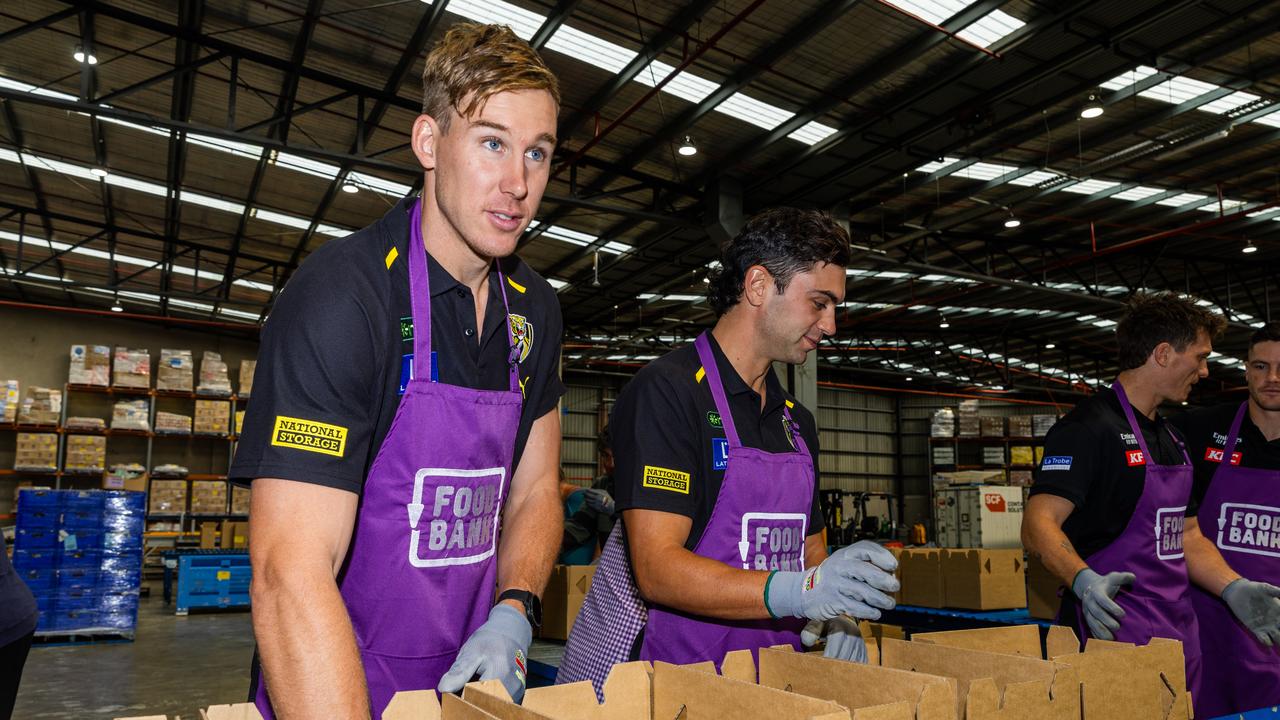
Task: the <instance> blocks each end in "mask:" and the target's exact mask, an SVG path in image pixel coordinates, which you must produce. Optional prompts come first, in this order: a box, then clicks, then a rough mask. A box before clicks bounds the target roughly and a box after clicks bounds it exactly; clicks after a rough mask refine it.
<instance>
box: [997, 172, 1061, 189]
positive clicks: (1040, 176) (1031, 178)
mask: <svg viewBox="0 0 1280 720" xmlns="http://www.w3.org/2000/svg"><path fill="white" fill-rule="evenodd" d="M1060 177H1062V176H1061V175H1059V174H1058V173H1055V172H1049V171H1047V170H1032V171H1031V172H1029V173H1027V174H1026V175H1023V176H1021V177H1016V178H1014V179H1012V180H1010V181H1009V184H1010V185H1021V186H1023V187H1031V186H1032V185H1039V184H1040V183H1042V182H1045V181H1047V180H1054V179H1056V178H1060Z"/></svg>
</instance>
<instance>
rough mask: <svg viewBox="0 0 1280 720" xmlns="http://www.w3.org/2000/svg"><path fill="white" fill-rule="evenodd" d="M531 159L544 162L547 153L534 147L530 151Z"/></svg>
mask: <svg viewBox="0 0 1280 720" xmlns="http://www.w3.org/2000/svg"><path fill="white" fill-rule="evenodd" d="M528 155H529V159H530V160H533V161H534V162H542V161H543V160H546V159H547V154H546V153H545V152H543V151H542V150H539V149H538V148H534V149H532V150H530V151H529V152H528Z"/></svg>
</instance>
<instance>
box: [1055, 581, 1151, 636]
mask: <svg viewBox="0 0 1280 720" xmlns="http://www.w3.org/2000/svg"><path fill="white" fill-rule="evenodd" d="M1135 579H1136V577H1135V576H1134V574H1133V573H1122V572H1113V573H1107V574H1106V575H1099V574H1098V573H1096V572H1094V571H1092V570H1090V569H1089V568H1085V569H1083V570H1081V571H1080V572H1078V573H1076V579H1075V580H1073V581H1071V592H1073V593H1075V594H1076V597H1078V598H1080V603H1081V604H1082V605H1083V606H1084V620H1085V623H1086V624H1087V625H1088V626H1089V633H1090V634H1091V635H1093V636H1094V637H1096V638H1098V639H1099V640H1114V639H1115V632H1116V631H1117V630H1119V629H1120V621H1121V620H1123V619H1124V608H1122V607H1120V606H1119V605H1118V604H1116V601H1115V600H1112V598H1114V597H1115V596H1116V593H1118V592H1120V588H1121V586H1124V585H1132V584H1133V581H1134V580H1135Z"/></svg>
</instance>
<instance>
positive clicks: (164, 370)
mask: <svg viewBox="0 0 1280 720" xmlns="http://www.w3.org/2000/svg"><path fill="white" fill-rule="evenodd" d="M195 368H196V362H195V360H194V359H193V358H192V357H191V351H190V350H170V349H169V348H160V367H159V368H158V369H157V370H156V389H157V390H172V391H176V392H191V387H192V382H193V380H194V379H195Z"/></svg>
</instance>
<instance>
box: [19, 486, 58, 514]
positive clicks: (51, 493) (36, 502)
mask: <svg viewBox="0 0 1280 720" xmlns="http://www.w3.org/2000/svg"><path fill="white" fill-rule="evenodd" d="M60 498H61V491H59V490H33V489H31V488H26V489H23V490H19V491H18V514H19V515H21V514H22V513H23V512H24V511H27V510H35V509H37V508H44V509H46V510H57V509H58V506H59V504H60Z"/></svg>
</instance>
